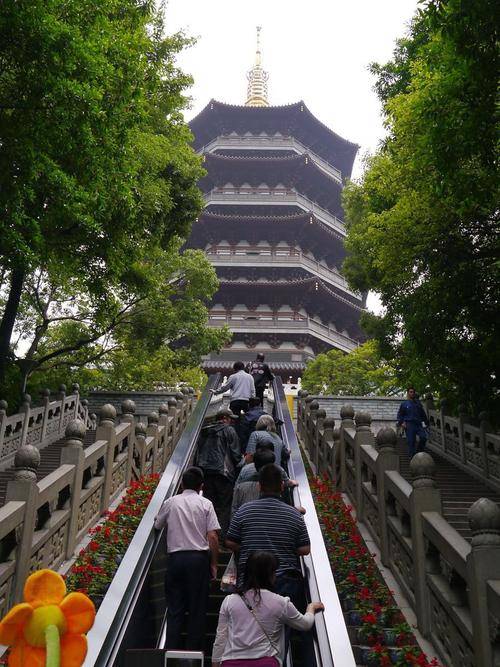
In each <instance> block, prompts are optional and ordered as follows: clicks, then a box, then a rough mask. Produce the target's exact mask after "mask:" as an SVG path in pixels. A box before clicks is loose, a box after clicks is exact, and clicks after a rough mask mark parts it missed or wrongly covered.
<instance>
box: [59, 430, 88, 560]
mask: <svg viewBox="0 0 500 667" xmlns="http://www.w3.org/2000/svg"><path fill="white" fill-rule="evenodd" d="M85 431H86V429H85V424H84V423H83V422H82V421H81V420H80V419H72V420H71V421H70V422H69V423H68V425H67V426H66V431H65V438H66V442H65V443H64V447H63V448H62V449H61V465H63V464H64V463H69V464H72V465H74V466H75V468H74V471H73V484H72V485H71V486H72V488H71V516H70V519H69V529H68V542H67V544H66V558H71V557H72V556H73V553H74V551H75V547H76V536H77V533H78V520H79V515H80V500H81V496H82V479H83V470H84V466H85V454H84V451H83V439H84V437H85Z"/></svg>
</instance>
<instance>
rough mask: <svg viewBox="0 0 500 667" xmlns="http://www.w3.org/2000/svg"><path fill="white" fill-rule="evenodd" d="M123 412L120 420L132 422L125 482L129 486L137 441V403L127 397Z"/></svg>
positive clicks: (122, 406) (123, 404)
mask: <svg viewBox="0 0 500 667" xmlns="http://www.w3.org/2000/svg"><path fill="white" fill-rule="evenodd" d="M121 408H122V414H121V417H120V422H121V423H122V424H123V423H127V424H130V431H129V434H128V448H127V470H126V474H125V482H126V484H127V486H128V485H129V484H130V480H131V479H132V461H133V457H134V443H135V403H134V401H132V400H131V399H129V398H126V399H125V400H124V401H123V403H122V405H121Z"/></svg>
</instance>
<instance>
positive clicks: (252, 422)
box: [238, 397, 267, 454]
mask: <svg viewBox="0 0 500 667" xmlns="http://www.w3.org/2000/svg"><path fill="white" fill-rule="evenodd" d="M265 414H267V413H266V411H265V410H264V408H263V407H262V406H261V404H260V400H259V399H258V398H257V397H255V398H251V399H250V401H249V408H248V410H247V412H245V414H244V415H243V416H242V417H241V421H240V428H239V434H238V435H239V438H240V447H241V453H242V454H245V452H246V449H247V444H248V438H249V437H250V435H251V434H252V433H253V432H254V431H255V428H256V426H257V421H258V419H259V417H262V415H265Z"/></svg>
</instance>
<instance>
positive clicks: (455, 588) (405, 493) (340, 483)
mask: <svg viewBox="0 0 500 667" xmlns="http://www.w3.org/2000/svg"><path fill="white" fill-rule="evenodd" d="M319 406H320V404H319V402H318V400H317V398H316V397H311V396H308V395H307V392H305V391H301V392H300V396H299V399H298V417H297V419H298V431H299V435H300V438H301V441H302V444H303V446H304V447H305V449H306V450H307V453H308V456H309V459H310V461H311V462H312V464H313V465H314V466H315V468H316V471H317V472H318V474H320V475H326V476H328V477H329V478H330V479H332V480H333V482H334V483H335V485H336V487H337V489H338V490H339V491H341V492H344V493H346V494H347V495H348V496H349V499H350V502H351V503H352V505H353V507H354V508H355V511H356V515H357V518H358V520H359V521H361V522H363V523H364V524H365V526H366V527H367V529H368V531H369V533H370V535H371V537H372V539H373V541H374V542H375V543H376V544H377V546H378V548H379V550H380V555H381V560H382V563H383V564H384V565H385V566H386V567H388V568H390V570H391V571H392V573H393V575H394V576H395V578H396V580H397V581H398V583H399V585H400V587H401V589H402V591H403V592H404V594H405V596H406V597H407V599H408V600H409V601H410V604H411V605H412V607H413V609H414V610H415V613H416V616H417V622H418V627H419V630H420V631H421V632H422V634H423V635H424V636H425V637H427V638H428V639H430V640H431V641H432V643H433V645H434V646H435V648H436V650H437V651H438V653H439V654H440V657H441V659H442V660H443V662H444V663H445V664H447V665H450V666H451V667H474V666H476V667H477V666H479V665H481V667H495V666H497V665H499V664H500V633H499V628H500V508H499V507H498V505H497V504H496V503H495V502H493V501H492V500H489V499H487V498H480V499H478V500H476V502H474V503H472V504H471V506H470V508H469V512H468V522H469V526H470V528H471V530H472V540H471V541H470V542H469V541H467V540H466V539H464V537H462V536H461V535H460V534H459V533H458V532H457V531H456V530H455V529H454V528H453V527H452V526H451V525H450V524H449V523H448V522H447V521H446V519H445V518H444V517H443V513H442V500H441V492H440V490H439V488H437V486H436V483H435V480H434V472H435V464H434V460H433V458H432V455H431V454H429V453H427V452H421V453H419V454H417V455H416V456H414V457H413V459H412V460H411V463H410V473H411V482H409V481H407V480H406V479H404V478H403V477H402V475H401V474H400V472H399V465H400V461H399V456H398V454H397V449H396V444H397V436H396V433H395V431H394V430H393V429H392V428H390V427H388V426H386V427H382V428H379V430H378V432H377V433H376V435H375V434H374V433H373V431H372V428H371V415H370V414H369V413H367V412H365V411H363V410H359V411H355V410H354V408H353V407H352V406H351V405H345V406H343V407H342V408H341V410H340V420H339V428H338V429H336V428H335V420H334V418H333V417H325V413H326V411H325V409H324V408H321V407H319ZM483 421H484V420H483ZM441 424H445V427H444V429H443V430H444V431H445V433H446V437H448V438H450V437H451V436H450V435H449V433H448V429H447V428H446V424H448V425H449V426H450V428H452V425H453V427H457V430H458V432H460V429H461V428H462V427H461V426H460V423H459V421H458V420H452V418H450V419H448V418H447V419H446V420H445V419H443V417H442V416H441V418H440V424H439V427H441ZM452 432H453V431H452ZM463 432H464V433H466V432H471V433H472V431H470V430H469V427H465V426H464V427H463ZM481 432H482V433H483V436H481ZM487 434H488V430H487V428H485V425H484V424H483V426H482V427H481V428H478V429H477V432H476V436H477V437H478V438H480V437H483V442H487V441H488V440H489V441H490V442H491V439H490V438H489V437H488V435H487ZM453 437H454V438H458V435H457V434H456V433H454V435H453ZM441 442H443V440H441ZM463 442H464V447H465V446H466V440H465V438H464V440H463ZM478 442H479V443H480V442H481V440H479V441H478ZM493 442H495V440H493ZM440 451H441V450H440ZM457 451H459V452H463V451H464V449H463V448H461V449H458V450H457ZM491 455H492V454H490V456H491Z"/></svg>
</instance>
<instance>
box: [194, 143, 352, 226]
mask: <svg viewBox="0 0 500 667" xmlns="http://www.w3.org/2000/svg"><path fill="white" fill-rule="evenodd" d="M204 158H205V161H204V165H203V166H204V167H205V169H207V171H208V173H207V175H206V176H204V177H203V178H202V179H201V180H200V181H199V183H198V184H199V186H200V188H201V189H202V190H203V192H205V193H209V192H211V191H212V190H214V189H217V188H222V189H223V190H225V191H228V190H230V189H231V188H239V189H240V190H241V194H244V193H245V192H246V191H249V192H252V191H254V190H257V191H259V190H262V191H263V192H268V191H273V192H274V195H275V196H276V197H278V196H280V194H279V191H280V190H281V191H282V196H283V195H285V194H286V192H287V191H294V192H297V193H300V194H301V195H303V196H305V197H306V198H307V199H309V200H310V201H311V202H313V204H317V205H319V206H320V207H321V208H322V209H325V210H326V211H328V212H329V213H331V214H332V215H333V216H335V217H337V218H340V219H342V217H343V215H344V213H343V210H342V204H341V193H342V185H341V184H340V183H339V182H338V181H335V180H333V179H332V178H330V177H329V176H328V175H327V174H325V172H324V171H323V170H321V169H319V168H318V167H317V166H316V164H315V163H314V161H313V160H312V159H311V158H310V157H309V155H293V156H284V157H251V158H250V157H233V156H228V155H217V154H215V153H206V154H205V156H204Z"/></svg>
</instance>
